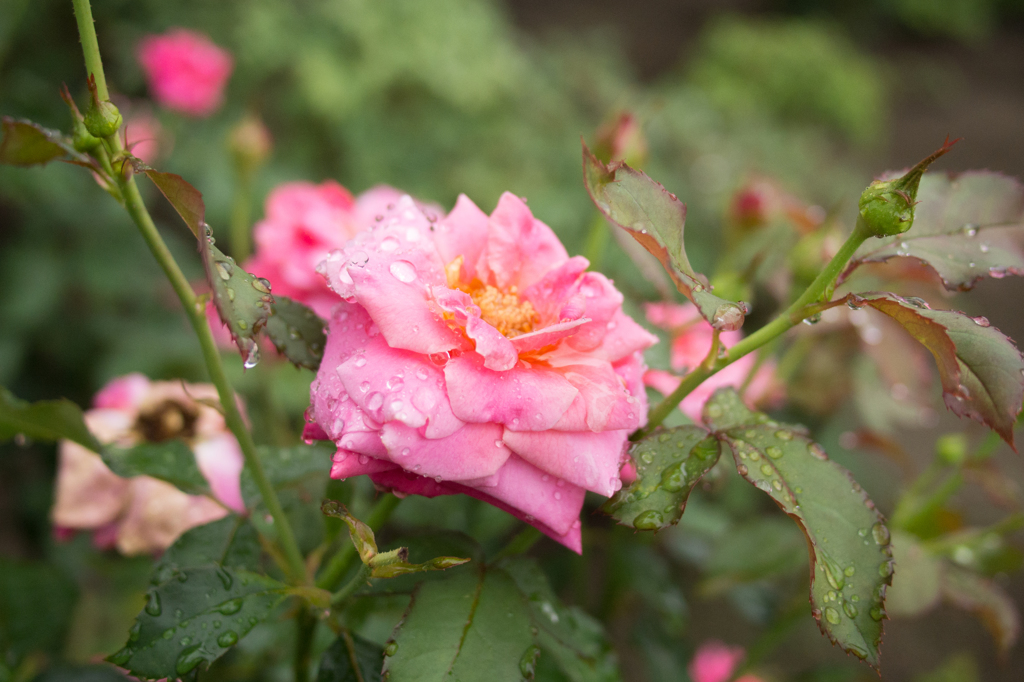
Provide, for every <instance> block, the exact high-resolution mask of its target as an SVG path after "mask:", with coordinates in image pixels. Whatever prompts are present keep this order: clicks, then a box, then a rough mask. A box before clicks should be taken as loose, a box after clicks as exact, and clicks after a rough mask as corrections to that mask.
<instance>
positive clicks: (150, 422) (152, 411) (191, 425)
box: [135, 400, 199, 443]
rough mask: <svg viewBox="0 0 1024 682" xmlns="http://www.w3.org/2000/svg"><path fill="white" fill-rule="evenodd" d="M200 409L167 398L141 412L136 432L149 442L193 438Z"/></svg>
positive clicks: (137, 420)
mask: <svg viewBox="0 0 1024 682" xmlns="http://www.w3.org/2000/svg"><path fill="white" fill-rule="evenodd" d="M198 420H199V411H198V410H196V408H194V407H192V406H190V405H182V404H181V403H179V402H178V401H176V400H165V401H163V402H162V403H159V404H158V405H155V406H154V407H151V408H149V409H147V410H146V411H144V412H140V413H139V416H138V418H137V419H136V420H135V432H136V433H138V434H139V436H140V437H141V438H142V439H143V440H144V441H146V442H148V443H159V442H161V441H165V440H170V439H172V438H191V437H192V436H194V435H196V422H197V421H198Z"/></svg>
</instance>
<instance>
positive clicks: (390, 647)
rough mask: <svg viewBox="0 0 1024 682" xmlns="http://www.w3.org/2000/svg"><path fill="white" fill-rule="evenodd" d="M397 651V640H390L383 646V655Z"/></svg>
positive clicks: (393, 653) (391, 654)
mask: <svg viewBox="0 0 1024 682" xmlns="http://www.w3.org/2000/svg"><path fill="white" fill-rule="evenodd" d="M397 651H398V642H396V641H394V640H391V641H390V642H388V644H387V646H386V647H384V655H385V656H394V655H395V652H397Z"/></svg>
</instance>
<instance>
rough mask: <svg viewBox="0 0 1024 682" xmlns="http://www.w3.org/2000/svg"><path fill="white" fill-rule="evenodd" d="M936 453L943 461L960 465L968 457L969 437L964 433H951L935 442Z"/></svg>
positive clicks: (952, 464) (951, 464)
mask: <svg viewBox="0 0 1024 682" xmlns="http://www.w3.org/2000/svg"><path fill="white" fill-rule="evenodd" d="M935 454H937V455H938V456H939V459H940V460H942V462H943V463H945V464H949V465H950V466H959V465H960V464H963V463H964V461H966V459H967V437H966V436H964V435H963V434H962V433H950V434H946V435H945V436H942V437H941V438H939V439H938V440H937V441H936V442H935Z"/></svg>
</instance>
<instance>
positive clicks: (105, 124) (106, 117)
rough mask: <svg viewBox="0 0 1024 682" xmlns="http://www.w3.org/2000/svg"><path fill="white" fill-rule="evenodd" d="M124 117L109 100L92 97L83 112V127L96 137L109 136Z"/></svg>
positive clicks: (115, 130)
mask: <svg viewBox="0 0 1024 682" xmlns="http://www.w3.org/2000/svg"><path fill="white" fill-rule="evenodd" d="M123 122H124V119H122V118H121V112H120V111H118V110H117V107H115V106H114V103H113V102H111V101H110V100H97V99H95V98H94V99H93V102H92V104H91V105H90V106H89V108H88V109H87V110H86V112H85V129H86V130H87V131H88V132H89V134H91V135H95V136H96V137H109V136H111V135H113V134H114V133H116V132H117V131H118V129H119V128H120V127H121V123H123Z"/></svg>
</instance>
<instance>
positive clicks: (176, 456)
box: [100, 439, 210, 495]
mask: <svg viewBox="0 0 1024 682" xmlns="http://www.w3.org/2000/svg"><path fill="white" fill-rule="evenodd" d="M100 455H101V456H102V457H103V462H104V464H106V465H107V466H108V467H110V470H111V471H113V472H114V473H115V474H117V475H118V476H121V477H122V478H130V477H132V476H152V477H153V478H159V479H160V480H161V481H167V482H168V483H170V484H171V485H173V486H174V487H176V488H178V489H179V490H182V491H184V492H186V493H188V494H190V495H209V494H210V484H209V483H207V481H206V478H205V477H204V476H203V474H202V472H201V471H199V467H198V466H197V465H196V456H195V455H194V454H193V453H192V448H190V447H189V445H188V443H186V442H185V441H183V440H178V439H175V440H165V441H163V442H160V443H140V444H139V445H136V446H134V447H131V448H127V449H121V448H114V447H107V448H104V449H103V450H102V451H101V452H100Z"/></svg>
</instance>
